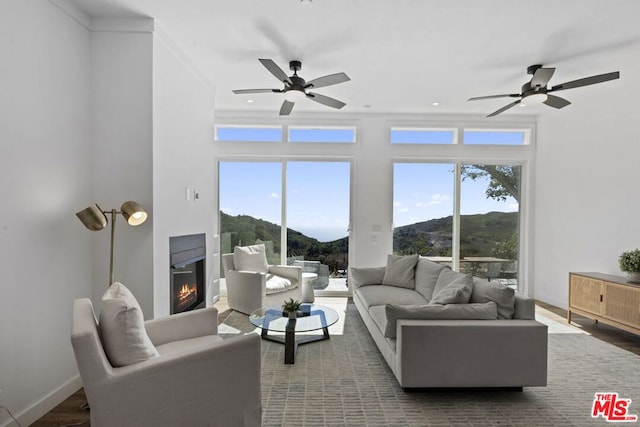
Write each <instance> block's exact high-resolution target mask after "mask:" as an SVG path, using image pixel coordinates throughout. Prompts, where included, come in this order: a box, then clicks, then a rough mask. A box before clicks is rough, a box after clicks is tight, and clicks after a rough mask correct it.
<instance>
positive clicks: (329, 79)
mask: <svg viewBox="0 0 640 427" xmlns="http://www.w3.org/2000/svg"><path fill="white" fill-rule="evenodd" d="M349 80H351V79H350V78H349V76H347V75H346V74H345V73H335V74H329V75H327V76H323V77H318V78H317V79H313V80H311V81H308V82H307V84H306V85H305V86H304V87H305V88H310V87H312V88H314V89H317V88H320V87H325V86H331V85H337V84H338V83H344V82H348V81H349Z"/></svg>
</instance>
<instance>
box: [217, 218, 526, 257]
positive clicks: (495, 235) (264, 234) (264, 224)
mask: <svg viewBox="0 0 640 427" xmlns="http://www.w3.org/2000/svg"><path fill="white" fill-rule="evenodd" d="M220 222H221V230H222V233H223V234H226V235H227V236H228V237H227V238H228V239H229V240H228V241H227V242H226V244H227V245H229V248H233V247H234V246H236V245H250V244H254V243H256V241H263V242H273V253H275V254H278V253H280V226H278V225H276V224H273V223H271V222H268V221H264V220H261V219H257V218H253V217H251V216H248V215H238V216H231V215H227V214H225V213H224V212H220ZM452 224H453V219H452V217H450V216H449V217H446V218H438V219H432V220H429V221H424V222H418V223H415V224H410V225H405V226H402V227H397V228H396V229H395V230H394V242H395V244H394V248H393V250H394V252H395V253H398V254H410V253H420V254H422V255H430V256H450V255H451V236H452ZM517 230H518V213H517V212H510V213H504V212H489V213H487V214H478V215H463V216H462V221H461V236H462V237H461V239H460V252H461V256H463V257H465V256H473V255H483V256H491V255H494V248H496V245H501V244H502V245H504V242H508V241H509V239H511V238H512V237H513V236H514V234H516V232H517ZM287 236H288V240H289V241H288V245H289V256H292V257H293V256H300V257H304V259H307V260H318V261H321V262H322V263H325V264H329V265H332V266H333V265H336V264H338V265H337V266H336V268H339V267H340V265H342V264H345V265H346V261H347V252H348V239H347V237H344V238H342V239H338V240H335V241H332V242H320V241H318V240H317V239H314V238H313V237H308V236H305V235H304V234H302V233H300V232H298V231H296V230H292V229H288V230H287Z"/></svg>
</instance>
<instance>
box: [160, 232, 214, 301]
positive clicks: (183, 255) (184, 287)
mask: <svg viewBox="0 0 640 427" xmlns="http://www.w3.org/2000/svg"><path fill="white" fill-rule="evenodd" d="M169 256H170V265H171V280H170V286H171V289H170V293H171V305H170V313H171V314H176V313H182V312H183V311H189V310H194V309H196V308H202V307H204V306H205V295H204V294H205V262H206V258H207V253H206V246H205V235H204V234H191V235H188V236H177V237H170V238H169Z"/></svg>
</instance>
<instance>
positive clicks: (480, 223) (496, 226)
mask: <svg viewBox="0 0 640 427" xmlns="http://www.w3.org/2000/svg"><path fill="white" fill-rule="evenodd" d="M452 227H453V218H452V217H450V216H449V217H445V218H438V219H432V220H429V221H424V222H418V223H415V224H410V225H405V226H403V227H397V228H396V229H395V230H394V232H393V237H394V248H393V250H394V252H396V253H399V254H405V253H406V254H409V253H420V254H423V255H431V256H450V255H451V237H452V233H453V230H452ZM517 230H518V213H517V212H508V213H505V212H489V213H487V214H478V215H462V216H461V223H460V235H461V238H460V255H461V256H462V257H465V256H473V255H483V256H491V255H493V249H494V247H495V246H496V244H500V243H503V242H506V241H508V240H509V239H510V238H512V236H513V235H514V234H515V233H516V232H517Z"/></svg>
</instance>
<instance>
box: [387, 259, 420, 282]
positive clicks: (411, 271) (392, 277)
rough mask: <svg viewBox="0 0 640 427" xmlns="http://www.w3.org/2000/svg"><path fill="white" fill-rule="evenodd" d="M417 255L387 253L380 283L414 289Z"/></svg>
mask: <svg viewBox="0 0 640 427" xmlns="http://www.w3.org/2000/svg"><path fill="white" fill-rule="evenodd" d="M417 262H418V255H417V254H416V255H388V256H387V267H386V268H385V270H384V276H383V277H382V284H383V285H389V286H397V287H399V288H408V289H414V288H415V287H416V284H415V268H416V263H417Z"/></svg>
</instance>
